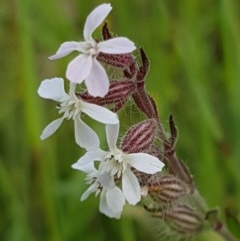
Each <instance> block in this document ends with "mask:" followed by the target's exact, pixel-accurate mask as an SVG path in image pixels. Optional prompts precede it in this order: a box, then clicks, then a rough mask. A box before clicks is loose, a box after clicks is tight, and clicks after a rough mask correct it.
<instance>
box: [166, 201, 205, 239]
mask: <svg viewBox="0 0 240 241" xmlns="http://www.w3.org/2000/svg"><path fill="white" fill-rule="evenodd" d="M162 218H163V219H164V220H165V221H166V223H167V224H168V225H169V227H170V228H171V229H172V230H174V231H176V232H177V233H181V234H184V235H188V236H193V235H195V234H197V233H199V232H201V231H202V230H203V228H204V219H203V218H201V217H200V216H199V215H198V214H197V212H196V211H195V210H194V209H193V208H191V207H189V206H187V205H174V206H173V207H171V208H170V209H167V210H165V211H164V212H162Z"/></svg>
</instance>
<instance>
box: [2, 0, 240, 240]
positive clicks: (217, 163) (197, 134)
mask: <svg viewBox="0 0 240 241" xmlns="http://www.w3.org/2000/svg"><path fill="white" fill-rule="evenodd" d="M102 2H103V1H93V0H89V1H86V0H68V1H63V0H61V1H60V0H48V1H41V0H35V1H30V0H15V1H14V0H5V1H4V0H3V1H1V5H0V48H1V58H0V66H1V67H0V76H1V88H0V93H1V102H0V110H1V112H0V138H1V139H0V141H1V145H0V206H1V210H0V220H1V221H0V239H1V240H3V241H19V240H24V241H30V240H31V241H35V240H51V241H58V240H62V241H73V240H74V241H75V240H88V241H105V240H109V238H110V239H111V240H116V241H121V240H124V241H137V240H138V241H141V240H146V239H148V240H149V241H150V240H162V239H161V236H159V235H158V236H157V237H155V235H154V231H153V229H151V228H150V225H148V224H147V221H146V220H144V219H145V216H144V215H143V214H142V212H141V210H139V209H138V208H135V209H134V210H132V209H128V208H127V210H126V212H125V213H124V215H123V217H122V219H121V220H120V221H116V220H111V219H108V218H106V217H104V216H103V215H101V214H100V213H99V212H98V199H97V198H95V197H91V198H90V199H89V200H87V201H85V202H80V201H79V197H80V195H81V194H82V193H83V191H84V190H85V188H86V186H85V185H84V175H82V174H80V173H78V172H76V171H74V170H72V169H71V168H70V166H71V164H72V163H74V162H75V161H76V160H77V159H78V158H79V157H80V156H81V155H82V154H83V152H82V150H80V149H79V148H78V147H77V146H76V145H75V144H74V140H73V125H72V123H70V122H65V123H64V124H63V126H62V127H61V128H60V130H59V131H58V132H57V133H56V134H55V135H54V136H53V137H51V138H49V139H47V140H46V141H43V142H41V141H40V139H39V136H40V134H41V131H42V129H43V128H44V127H45V125H46V124H47V123H49V122H50V121H51V120H53V119H55V118H56V116H57V112H56V110H55V109H54V104H53V103H51V102H50V101H49V102H48V101H45V100H43V99H41V98H39V96H38V95H37V88H38V86H39V84H40V81H41V80H43V79H44V78H50V77H55V76H64V73H65V69H66V65H67V63H68V61H69V59H71V56H70V57H66V58H64V59H61V60H58V61H49V60H48V59H47V57H48V56H50V55H51V54H53V53H54V52H55V51H56V49H57V48H58V46H59V44H61V43H62V42H64V41H67V40H78V39H79V40H80V39H81V38H82V29H83V24H84V21H85V17H86V16H87V14H88V13H89V12H90V11H91V10H92V9H93V8H94V7H95V6H96V5H97V4H99V3H102ZM110 2H112V5H113V11H112V13H111V15H110V17H109V18H108V21H109V24H110V26H111V30H112V31H113V32H114V33H116V34H117V35H119V36H127V37H129V38H130V39H132V40H133V41H134V42H135V43H136V44H137V45H138V46H140V47H143V48H144V50H145V51H146V53H147V55H148V58H149V60H150V63H151V69H150V72H149V75H148V79H147V87H148V91H149V92H150V94H151V95H152V96H153V97H154V99H155V100H156V101H157V104H158V107H159V112H160V114H161V117H162V119H163V122H164V123H166V124H167V119H168V117H169V115H170V114H173V116H174V118H175V122H176V124H177V126H178V130H179V133H180V135H179V139H178V144H177V151H178V155H179V157H181V158H182V159H184V160H185V161H186V163H187V164H188V165H189V166H190V168H191V170H192V172H193V174H194V177H195V181H196V185H197V186H198V187H199V189H200V191H201V193H202V194H203V196H204V198H205V199H206V201H207V203H208V204H209V206H211V207H215V206H219V207H220V208H221V210H222V216H224V215H223V214H224V209H225V208H227V209H228V210H230V212H231V213H234V215H233V219H229V223H230V224H232V225H231V227H232V228H233V232H236V233H237V232H239V231H238V228H239V226H237V225H236V221H232V220H234V219H238V222H239V220H240V205H239V200H240V175H239V173H240V148H239V147H240V17H239V11H240V2H239V1H238V0H210V1H209V0H208V1H207V0H202V1H200V0H199V1H198V0H196V1H192V0H131V1H129V0H121V1H110ZM123 117H124V115H123ZM133 119H134V118H133ZM212 239H213V234H212V233H205V234H204V235H202V236H201V237H199V240H204V241H205V240H212ZM170 240H173V238H170ZM214 240H220V238H218V237H215V236H214Z"/></svg>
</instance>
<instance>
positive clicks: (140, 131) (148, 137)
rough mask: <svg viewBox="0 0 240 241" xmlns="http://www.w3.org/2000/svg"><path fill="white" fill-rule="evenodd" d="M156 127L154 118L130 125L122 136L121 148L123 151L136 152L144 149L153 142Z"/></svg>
mask: <svg viewBox="0 0 240 241" xmlns="http://www.w3.org/2000/svg"><path fill="white" fill-rule="evenodd" d="M155 129H156V122H155V120H154V119H148V120H146V121H142V122H140V123H138V124H136V125H135V126H133V127H131V128H130V129H129V130H128V131H127V133H126V135H125V136H124V138H123V140H122V143H121V149H122V150H123V151H124V152H125V153H137V152H142V151H144V150H146V149H147V148H148V147H149V146H150V145H151V144H152V142H153V140H154V135H155Z"/></svg>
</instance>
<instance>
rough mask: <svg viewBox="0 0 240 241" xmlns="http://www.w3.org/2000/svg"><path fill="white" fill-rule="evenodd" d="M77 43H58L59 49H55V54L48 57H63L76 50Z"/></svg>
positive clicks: (52, 58)
mask: <svg viewBox="0 0 240 241" xmlns="http://www.w3.org/2000/svg"><path fill="white" fill-rule="evenodd" d="M78 47H79V43H78V42H75V41H69V42H64V43H63V44H61V45H60V47H59V49H58V50H57V52H56V54H54V55H52V56H50V57H49V59H50V60H54V59H59V58H62V57H65V56H66V55H68V54H70V53H71V52H73V51H74V50H78Z"/></svg>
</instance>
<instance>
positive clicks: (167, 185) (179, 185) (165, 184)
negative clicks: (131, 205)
mask: <svg viewBox="0 0 240 241" xmlns="http://www.w3.org/2000/svg"><path fill="white" fill-rule="evenodd" d="M145 185H146V186H147V187H148V193H149V195H150V196H151V197H152V199H153V200H154V201H155V202H157V203H159V204H169V203H172V202H174V201H177V200H178V199H179V198H180V197H182V196H184V195H186V194H187V193H189V190H188V188H187V185H186V184H185V183H184V182H182V181H181V180H180V179H179V178H178V177H176V176H174V175H171V174H161V173H157V174H155V175H152V176H151V177H150V178H149V179H148V181H147V183H146V184H145Z"/></svg>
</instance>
